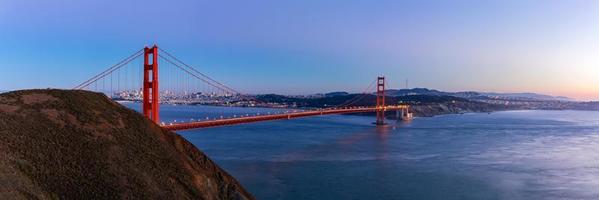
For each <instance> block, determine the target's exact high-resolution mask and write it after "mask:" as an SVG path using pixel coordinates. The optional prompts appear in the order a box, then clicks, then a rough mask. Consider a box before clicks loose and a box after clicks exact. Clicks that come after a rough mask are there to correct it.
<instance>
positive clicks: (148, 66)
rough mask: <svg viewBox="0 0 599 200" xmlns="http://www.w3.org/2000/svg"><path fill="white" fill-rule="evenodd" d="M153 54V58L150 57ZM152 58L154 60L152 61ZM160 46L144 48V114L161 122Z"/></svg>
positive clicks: (155, 121) (156, 121)
mask: <svg viewBox="0 0 599 200" xmlns="http://www.w3.org/2000/svg"><path fill="white" fill-rule="evenodd" d="M150 55H152V58H150ZM150 59H151V60H152V61H151V62H152V63H150ZM159 99H160V96H159V92H158V46H156V45H154V46H152V47H151V48H148V47H145V48H144V82H143V114H144V115H145V116H146V117H148V118H150V120H152V121H153V122H154V123H159V122H160V118H159V116H158V113H159V111H158V107H159V106H160V105H159V104H160V102H159Z"/></svg>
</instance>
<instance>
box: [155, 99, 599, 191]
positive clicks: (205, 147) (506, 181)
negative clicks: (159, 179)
mask: <svg viewBox="0 0 599 200" xmlns="http://www.w3.org/2000/svg"><path fill="white" fill-rule="evenodd" d="M161 108H162V110H161V114H162V116H161V117H162V118H163V119H164V120H165V121H170V120H174V119H178V120H186V121H187V120H189V118H192V117H195V118H197V117H198V116H203V117H205V116H210V117H215V116H217V117H219V116H220V115H233V114H241V113H256V112H268V111H271V112H274V111H275V110H273V109H260V108H252V109H250V108H222V107H206V106H162V107H161ZM373 120H374V118H373V117H362V116H341V115H334V116H320V117H312V118H302V119H295V120H289V121H275V122H263V123H255V124H247V125H237V126H230V127H220V128H210V129H200V130H190V131H180V132H179V134H181V135H183V136H184V137H185V138H187V139H188V140H189V141H191V142H192V143H194V144H195V145H196V146H197V147H198V148H200V149H201V150H202V151H204V152H205V153H206V154H208V155H209V156H210V157H211V158H212V159H213V160H214V161H216V162H217V163H218V164H219V165H220V166H221V167H223V168H224V169H225V170H227V171H228V172H229V173H231V174H232V175H233V176H235V177H236V178H237V179H238V180H239V181H240V182H241V183H242V184H243V185H244V186H245V187H246V189H248V190H249V191H250V192H251V193H252V194H254V195H255V196H256V197H257V198H258V199H460V200H462V199H599V112H584V111H510V112H498V113H492V114H464V115H445V116H438V117H432V118H418V119H415V120H414V121H412V122H410V123H391V125H390V126H388V127H383V128H378V127H375V126H374V125H372V124H371V123H372V122H373Z"/></svg>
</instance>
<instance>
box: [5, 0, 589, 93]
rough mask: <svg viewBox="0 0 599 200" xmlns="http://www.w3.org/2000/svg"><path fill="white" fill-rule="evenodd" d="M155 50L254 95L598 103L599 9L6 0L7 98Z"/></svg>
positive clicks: (531, 1) (539, 2) (548, 0)
mask: <svg viewBox="0 0 599 200" xmlns="http://www.w3.org/2000/svg"><path fill="white" fill-rule="evenodd" d="M154 43H156V44H158V45H159V46H160V47H162V48H165V49H167V50H169V51H170V52H171V53H174V54H175V55H177V56H178V57H179V58H181V59H182V60H184V61H186V62H187V63H189V64H192V65H194V66H197V67H198V68H199V69H200V70H201V71H202V72H205V73H206V74H209V75H211V76H212V77H213V78H215V79H217V80H220V81H221V82H224V83H227V84H228V85H230V86H231V87H233V88H236V89H238V90H240V91H243V92H248V93H267V92H268V93H271V92H274V93H283V94H306V93H316V92H327V91H337V90H346V91H353V92H358V91H362V90H363V89H364V88H365V87H366V86H367V85H368V84H369V83H370V82H371V81H372V80H373V79H374V78H375V77H376V76H377V75H380V74H384V75H385V76H387V78H388V82H389V84H390V85H391V86H392V87H403V86H404V81H405V79H406V78H409V80H410V87H428V88H434V89H439V90H446V91H464V90H476V91H496V92H538V93H546V94H551V95H564V96H570V97H574V98H578V99H582V100H599V1H593V0H590V1H576V0H496V1H480V0H446V1H443V0H438V1H433V0H413V1H400V0H391V1H385V0H379V1H368V0H363V1H358V0H338V1H336V0H328V1H322V0H304V1H281V0H261V1H228V0H222V1H196V0H189V1H148V0H144V1H141V0H139V1H126V2H123V1H120V0H103V1H93V2H92V1H80V0H38V1H29V0H0V61H1V62H0V69H2V72H1V73H0V90H13V89H24V88H46V87H57V88H71V87H73V86H75V85H77V84H78V83H80V82H82V81H84V80H86V79H87V78H89V77H91V76H93V75H95V74H96V73H98V72H100V71H102V70H103V69H105V68H107V67H108V66H109V65H111V64H114V63H115V62H117V61H118V60H120V59H122V58H123V57H124V56H127V55H129V54H130V53H132V52H134V51H136V50H137V49H139V48H141V47H143V46H144V45H151V44H154Z"/></svg>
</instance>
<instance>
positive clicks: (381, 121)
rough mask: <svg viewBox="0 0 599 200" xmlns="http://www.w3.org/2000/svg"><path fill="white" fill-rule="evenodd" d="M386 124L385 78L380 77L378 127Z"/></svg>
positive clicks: (377, 87) (377, 89) (377, 92)
mask: <svg viewBox="0 0 599 200" xmlns="http://www.w3.org/2000/svg"><path fill="white" fill-rule="evenodd" d="M384 124H385V77H384V76H379V77H378V78H377V81H376V125H384Z"/></svg>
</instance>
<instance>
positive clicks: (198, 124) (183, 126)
mask: <svg viewBox="0 0 599 200" xmlns="http://www.w3.org/2000/svg"><path fill="white" fill-rule="evenodd" d="M407 108H408V106H407V105H397V106H385V107H384V108H382V109H384V110H385V111H396V110H401V109H407ZM378 109H380V108H377V107H348V108H336V109H319V110H308V111H300V112H288V113H281V114H270V115H256V116H241V117H236V118H226V119H214V120H205V121H195V122H185V123H177V124H168V125H162V127H163V128H165V129H167V130H171V131H178V130H187V129H196V128H210V127H217V126H227V125H235V124H245V123H252V122H262V121H273V120H284V119H294V118H299V117H309V116H317V115H335V114H348V113H366V112H376V111H377V110H378Z"/></svg>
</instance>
